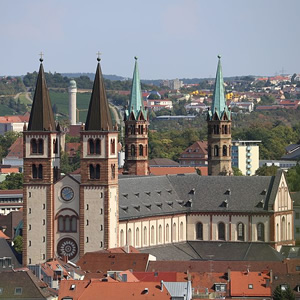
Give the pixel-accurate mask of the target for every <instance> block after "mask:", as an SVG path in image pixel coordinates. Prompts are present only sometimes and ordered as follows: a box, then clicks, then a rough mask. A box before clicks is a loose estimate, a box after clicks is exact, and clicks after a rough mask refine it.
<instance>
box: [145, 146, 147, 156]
mask: <svg viewBox="0 0 300 300" xmlns="http://www.w3.org/2000/svg"><path fill="white" fill-rule="evenodd" d="M145 155H148V145H146V146H145Z"/></svg>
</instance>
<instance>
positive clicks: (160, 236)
mask: <svg viewBox="0 0 300 300" xmlns="http://www.w3.org/2000/svg"><path fill="white" fill-rule="evenodd" d="M158 243H159V244H161V243H162V226H161V225H159V227H158Z"/></svg>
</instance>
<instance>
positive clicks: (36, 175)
mask: <svg viewBox="0 0 300 300" xmlns="http://www.w3.org/2000/svg"><path fill="white" fill-rule="evenodd" d="M32 178H38V171H37V167H36V165H35V164H33V165H32Z"/></svg>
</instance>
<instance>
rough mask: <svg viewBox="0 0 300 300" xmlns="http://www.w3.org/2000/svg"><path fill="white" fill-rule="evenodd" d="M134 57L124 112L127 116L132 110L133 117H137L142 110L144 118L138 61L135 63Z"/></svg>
mask: <svg viewBox="0 0 300 300" xmlns="http://www.w3.org/2000/svg"><path fill="white" fill-rule="evenodd" d="M134 59H135V65H134V71H133V78H132V87H131V95H130V103H129V108H128V111H127V112H126V114H127V117H128V116H129V115H130V114H131V113H132V112H133V114H134V117H135V118H137V117H138V115H139V113H140V112H142V113H143V115H144V117H145V118H146V111H145V108H144V101H143V98H142V91H141V81H140V74H139V69H138V63H137V59H138V58H137V57H136V56H135V57H134Z"/></svg>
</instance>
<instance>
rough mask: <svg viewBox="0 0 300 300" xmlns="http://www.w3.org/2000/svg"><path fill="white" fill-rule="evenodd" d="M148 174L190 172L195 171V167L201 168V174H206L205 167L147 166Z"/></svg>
mask: <svg viewBox="0 0 300 300" xmlns="http://www.w3.org/2000/svg"><path fill="white" fill-rule="evenodd" d="M149 168H150V174H152V175H156V176H160V175H172V174H191V173H195V172H196V168H197V169H200V170H201V175H202V176H207V175H208V169H207V167H149Z"/></svg>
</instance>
